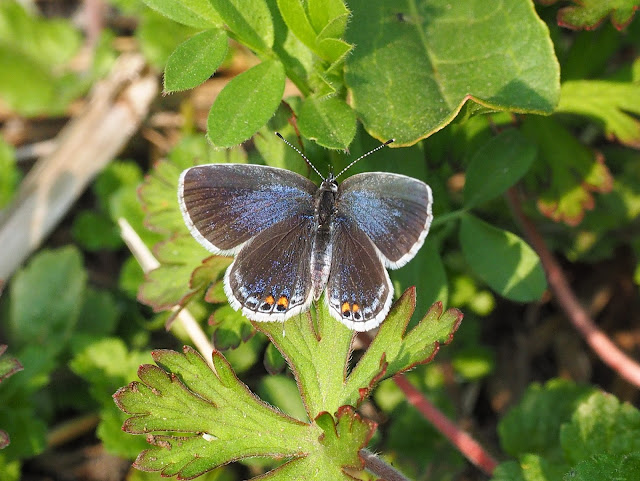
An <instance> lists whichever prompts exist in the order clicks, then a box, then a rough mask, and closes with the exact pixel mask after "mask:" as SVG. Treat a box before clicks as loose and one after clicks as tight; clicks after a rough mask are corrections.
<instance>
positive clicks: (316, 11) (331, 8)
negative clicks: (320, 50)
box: [307, 0, 350, 39]
mask: <svg viewBox="0 0 640 481" xmlns="http://www.w3.org/2000/svg"><path fill="white" fill-rule="evenodd" d="M307 8H308V10H309V19H310V20H311V24H312V25H313V28H314V29H315V31H316V32H318V37H319V38H320V39H323V38H338V39H340V38H342V36H343V35H344V31H345V29H346V27H347V20H348V19H349V13H350V12H349V9H348V8H347V7H346V6H345V4H344V3H343V2H342V0H328V1H327V0H309V1H308V2H307Z"/></svg>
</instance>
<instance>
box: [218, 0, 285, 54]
mask: <svg viewBox="0 0 640 481" xmlns="http://www.w3.org/2000/svg"><path fill="white" fill-rule="evenodd" d="M210 2H211V4H212V5H213V6H214V7H215V9H216V10H217V11H218V13H219V14H220V16H221V17H222V19H223V20H224V23H226V24H227V25H228V26H229V29H230V30H231V32H232V33H233V35H234V36H235V37H236V38H237V39H238V40H239V41H240V42H242V43H244V44H245V45H246V46H247V47H249V48H251V49H253V50H254V51H256V52H258V53H265V52H267V51H269V50H270V49H271V47H272V46H273V21H272V19H271V12H270V11H269V7H268V6H267V2H266V1H265V0H252V1H251V2H246V1H243V0H210Z"/></svg>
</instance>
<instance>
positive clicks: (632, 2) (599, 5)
mask: <svg viewBox="0 0 640 481" xmlns="http://www.w3.org/2000/svg"><path fill="white" fill-rule="evenodd" d="M539 1H540V3H542V4H544V5H551V4H554V3H556V2H557V1H558V0H539ZM573 3H574V4H575V5H573V6H570V7H563V8H561V9H560V10H559V11H558V25H560V26H561V27H567V28H571V29H575V30H582V29H584V30H593V29H595V28H597V27H598V26H599V25H600V24H601V23H602V22H603V21H604V20H605V19H606V18H607V17H609V16H610V17H611V23H612V24H613V25H614V27H616V28H617V29H618V30H622V29H623V28H624V27H626V26H627V25H628V24H629V23H630V22H631V20H632V19H633V14H634V13H635V11H636V10H637V9H638V7H639V6H640V2H639V1H638V0H607V1H606V2H603V1H602V0H573Z"/></svg>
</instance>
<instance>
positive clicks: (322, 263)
mask: <svg viewBox="0 0 640 481" xmlns="http://www.w3.org/2000/svg"><path fill="white" fill-rule="evenodd" d="M337 191H338V186H337V184H336V183H335V182H333V181H330V180H326V181H324V182H323V183H322V185H321V186H320V188H319V189H318V193H317V194H316V199H315V211H314V221H315V232H314V236H313V247H312V249H311V252H312V255H311V281H312V285H313V298H314V299H315V300H318V299H319V298H320V296H321V295H322V291H324V288H325V286H326V285H327V280H328V279H329V271H330V269H331V251H332V247H333V221H334V218H335V210H336V207H335V204H336V193H337Z"/></svg>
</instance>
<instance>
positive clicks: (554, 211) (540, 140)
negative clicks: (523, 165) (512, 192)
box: [522, 116, 613, 226]
mask: <svg viewBox="0 0 640 481" xmlns="http://www.w3.org/2000/svg"><path fill="white" fill-rule="evenodd" d="M522 132H523V133H524V134H525V135H526V136H527V137H529V138H530V139H532V140H533V141H534V142H535V143H536V145H537V146H538V148H539V149H540V150H539V156H538V160H539V161H538V162H536V164H534V166H533V168H532V169H531V170H532V174H534V175H535V176H536V177H538V178H539V179H540V181H539V183H540V184H541V188H539V189H538V192H540V191H542V192H541V193H540V194H539V196H540V198H539V200H538V209H539V210H540V212H541V213H542V214H544V215H546V216H547V217H549V218H551V219H552V220H554V221H555V222H565V223H566V224H568V225H570V226H576V225H578V224H580V222H582V219H583V217H584V212H585V209H592V208H593V206H594V202H595V201H594V198H593V194H592V192H603V193H604V192H609V191H610V190H611V188H612V185H613V178H612V176H611V173H610V172H609V169H608V168H607V166H606V165H605V163H604V158H603V156H602V155H601V154H600V153H598V152H593V151H591V150H590V149H588V148H587V147H585V146H584V145H582V144H581V143H580V142H579V141H578V140H577V139H576V138H575V137H574V136H573V134H571V133H570V132H569V131H567V129H566V128H565V127H563V126H562V125H561V124H560V123H559V122H558V121H556V120H554V119H553V118H550V117H547V118H540V117H535V116H528V117H527V119H526V120H525V121H524V122H523V124H522ZM549 180H550V181H551V185H548V184H549Z"/></svg>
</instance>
